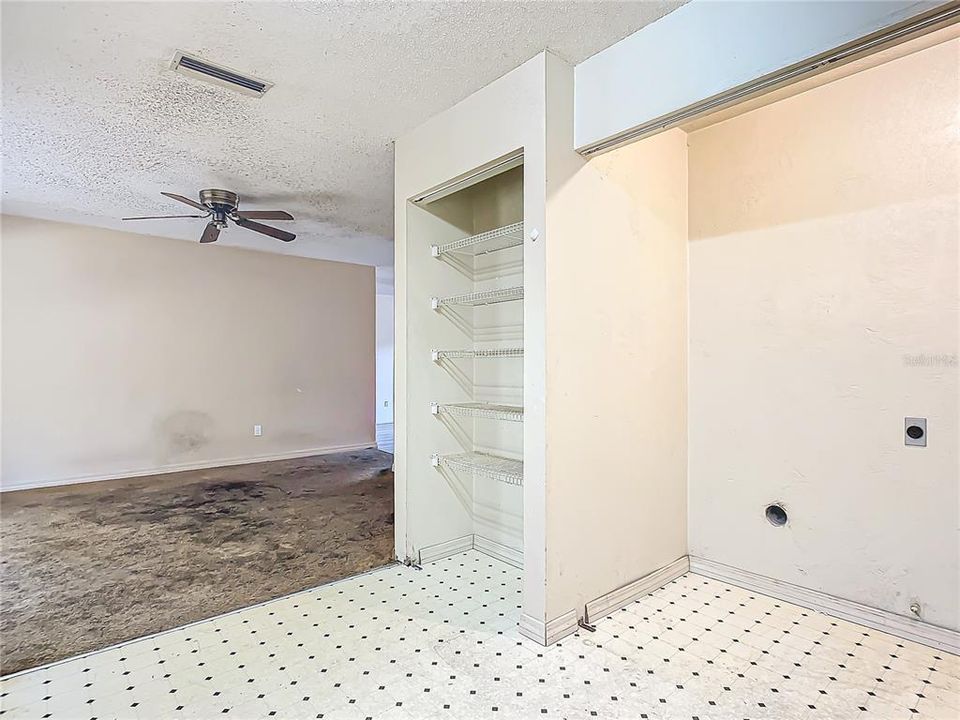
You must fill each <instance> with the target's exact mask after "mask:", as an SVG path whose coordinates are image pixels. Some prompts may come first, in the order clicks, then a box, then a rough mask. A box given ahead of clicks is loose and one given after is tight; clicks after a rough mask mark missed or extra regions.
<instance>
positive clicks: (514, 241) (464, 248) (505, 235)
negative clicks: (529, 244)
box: [430, 222, 523, 258]
mask: <svg viewBox="0 0 960 720" xmlns="http://www.w3.org/2000/svg"><path fill="white" fill-rule="evenodd" d="M518 245H523V223H522V222H518V223H513V224H512V225H504V226H503V227H499V228H497V229H496V230H488V231H487V232H484V233H480V234H479V235H471V236H470V237H465V238H462V239H460V240H454V241H453V242H448V243H445V244H443V245H431V246H430V254H431V255H433V257H435V258H438V257H441V256H442V255H445V254H447V253H461V254H467V255H486V254H487V253H492V252H497V251H499V250H506V249H507V248H512V247H517V246H518Z"/></svg>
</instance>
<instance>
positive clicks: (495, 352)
mask: <svg viewBox="0 0 960 720" xmlns="http://www.w3.org/2000/svg"><path fill="white" fill-rule="evenodd" d="M430 357H431V359H432V360H433V361H434V362H440V361H441V360H447V359H454V358H522V357H523V348H522V347H511V348H491V349H487V350H433V351H431V353H430Z"/></svg>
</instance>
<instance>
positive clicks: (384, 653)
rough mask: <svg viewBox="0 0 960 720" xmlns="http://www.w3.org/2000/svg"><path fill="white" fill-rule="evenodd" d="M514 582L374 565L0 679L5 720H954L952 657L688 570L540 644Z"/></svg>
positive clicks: (959, 688)
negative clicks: (525, 625)
mask: <svg viewBox="0 0 960 720" xmlns="http://www.w3.org/2000/svg"><path fill="white" fill-rule="evenodd" d="M519 604H520V573H519V571H518V570H517V569H516V568H514V567H511V566H509V565H506V564H504V563H501V562H499V561H497V560H494V559H491V558H489V557H487V556H485V555H482V554H480V553H478V552H476V551H471V552H467V553H463V554H460V555H455V556H452V557H449V558H446V559H444V560H440V561H438V562H435V563H432V564H430V565H428V566H425V567H424V568H423V569H422V570H417V569H415V568H408V567H403V566H400V565H393V566H389V567H386V568H383V569H380V570H375V571H373V572H370V573H367V574H365V575H360V576H357V577H354V578H350V579H347V580H344V581H340V582H336V583H332V584H329V585H323V586H321V587H318V588H314V589H311V590H306V591H304V592H300V593H297V594H294V595H290V596H287V597H285V598H281V599H279V600H274V601H271V602H268V603H264V604H261V605H256V606H253V607H249V608H245V609H243V610H239V611H237V612H233V613H230V614H227V615H223V616H220V617H217V618H213V619H211V620H206V621H203V622H199V623H195V624H192V625H188V626H185V627H182V628H178V629H175V630H171V631H169V632H164V633H161V634H159V635H154V636H151V637H147V638H142V639H140V640H135V641H132V642H129V643H125V644H123V645H119V646H115V647H112V648H108V649H105V650H102V651H98V652H94V653H90V654H87V655H81V656H78V657H76V658H71V659H69V660H66V661H63V662H60V663H56V664H53V665H48V666H45V667H41V668H38V669H35V670H30V671H26V672H24V673H20V674H18V675H13V676H9V677H7V678H5V679H4V680H3V681H2V682H0V708H2V718H3V720H9V719H11V718H70V719H71V720H73V719H86V718H250V719H253V718H269V717H276V718H323V719H325V720H334V719H337V718H349V719H351V720H353V719H355V718H361V719H362V718H382V719H383V720H410V719H412V718H448V719H453V718H464V719H467V718H469V719H470V720H473V719H474V718H493V719H496V720H502V719H504V718H525V719H529V718H535V717H542V718H587V719H589V718H630V719H634V718H651V719H660V718H691V719H693V720H696V719H699V720H715V719H720V718H731V719H732V718H740V719H742V718H750V719H757V720H764V719H771V720H772V719H774V718H776V719H777V720H781V719H785V718H803V719H804V720H815V719H818V718H824V719H827V718H829V719H830V720H842V719H844V718H862V719H864V720H865V719H867V718H870V719H871V720H872V719H874V718H952V719H955V718H958V717H960V658H958V657H957V656H955V655H951V654H949V653H945V652H942V651H939V650H934V649H931V648H928V647H925V646H923V645H918V644H916V643H912V642H910V641H907V640H902V639H899V638H896V637H893V636H890V635H886V634H884V633H882V632H878V631H876V630H871V629H868V628H864V627H861V626H858V625H854V624H852V623H849V622H845V621H843V620H838V619H835V618H831V617H829V616H826V615H822V614H819V613H816V612H814V611H811V610H806V609H804V608H801V607H797V606H795V605H791V604H789V603H785V602H782V601H779V600H775V599H773V598H770V597H767V596H764V595H760V594H758V593H755V592H749V591H746V590H743V589H740V588H737V587H734V586H732V585H728V584H726V583H723V582H719V581H716V580H710V579H707V578H704V577H701V576H698V575H694V574H687V575H684V576H683V577H681V578H679V579H677V580H675V581H673V582H671V583H669V584H668V585H666V586H665V587H663V588H661V589H660V590H657V591H656V592H654V593H652V594H650V595H648V596H645V597H643V598H641V599H639V600H637V601H636V602H634V603H632V604H630V605H628V606H627V607H625V608H623V609H622V610H619V611H617V612H616V613H614V614H613V615H612V616H610V617H608V618H606V619H604V620H601V621H600V622H599V623H598V628H597V631H596V632H595V633H589V632H586V631H580V632H578V633H577V634H576V635H573V636H570V637H568V638H566V639H564V640H563V641H561V642H560V643H558V644H556V645H554V646H552V647H549V648H543V647H540V646H539V645H537V644H535V643H533V642H531V641H529V640H526V639H524V638H522V637H521V636H520V635H519V634H518V632H517V629H516V624H517V619H518V616H519Z"/></svg>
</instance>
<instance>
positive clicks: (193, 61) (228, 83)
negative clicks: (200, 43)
mask: <svg viewBox="0 0 960 720" xmlns="http://www.w3.org/2000/svg"><path fill="white" fill-rule="evenodd" d="M170 67H171V68H172V69H173V70H174V71H176V72H178V73H180V74H181V75H187V76H189V77H192V78H197V79H199V80H206V81H207V82H212V83H214V84H215V85H220V86H222V87H228V88H231V89H233V90H237V91H239V92H242V93H246V94H247V95H255V96H256V97H261V96H263V94H264V93H266V92H267V90H269V89H270V88H272V87H273V83H270V82H267V81H266V80H260V79H258V78H255V77H252V76H250V75H242V74H241V73H239V72H237V71H236V70H231V69H230V68H228V67H224V66H223V65H214V64H213V63H210V62H207V61H206V60H201V59H200V58H198V57H197V56H195V55H188V54H187V53H185V52H183V51H182V50H178V51H177V54H176V55H174V56H173V62H172V63H171V65H170Z"/></svg>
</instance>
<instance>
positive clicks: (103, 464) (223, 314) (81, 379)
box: [0, 216, 375, 488]
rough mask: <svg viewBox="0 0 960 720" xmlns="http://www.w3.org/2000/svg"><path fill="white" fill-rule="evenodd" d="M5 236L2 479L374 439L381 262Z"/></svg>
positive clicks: (101, 472) (81, 474) (188, 462)
mask: <svg viewBox="0 0 960 720" xmlns="http://www.w3.org/2000/svg"><path fill="white" fill-rule="evenodd" d="M2 231H3V234H2V241H0V242H2V246H0V247H2V273H3V275H2V293H3V294H2V330H3V338H2V339H3V354H2V363H3V365H2V367H3V378H2V397H3V408H2V429H3V436H2V444H3V454H2V461H3V486H4V487H5V488H12V487H19V486H28V485H35V484H41V483H56V482H61V481H69V480H76V479H79V478H90V479H96V478H100V477H104V476H116V475H126V474H129V473H142V472H149V471H154V470H163V469H171V468H179V467H190V466H197V465H204V464H218V463H222V462H235V461H241V460H244V459H251V458H259V457H270V456H277V455H286V454H292V453H301V452H303V453H310V452H320V451H323V450H326V449H329V448H337V447H341V446H351V447H355V446H364V445H369V444H372V443H373V440H374V391H375V388H374V385H375V382H374V372H375V360H374V302H375V290H374V271H373V268H370V267H364V266H359V265H349V264H343V263H332V262H325V261H319V260H309V259H304V258H295V257H289V256H281V255H274V254H269V253H260V252H252V251H246V250H237V249H233V248H229V247H225V246H218V245H212V246H206V245H199V244H192V243H186V242H181V241H175V240H169V239H163V238H155V237H147V236H141V235H134V234H129V233H123V232H114V231H109V230H102V229H95V228H88V227H81V226H76V225H66V224H60V223H51V222H46V221H39V220H31V219H26V218H21V217H11V216H4V217H3V218H2ZM254 424H261V425H262V426H263V436H262V437H254V436H253V425H254Z"/></svg>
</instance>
